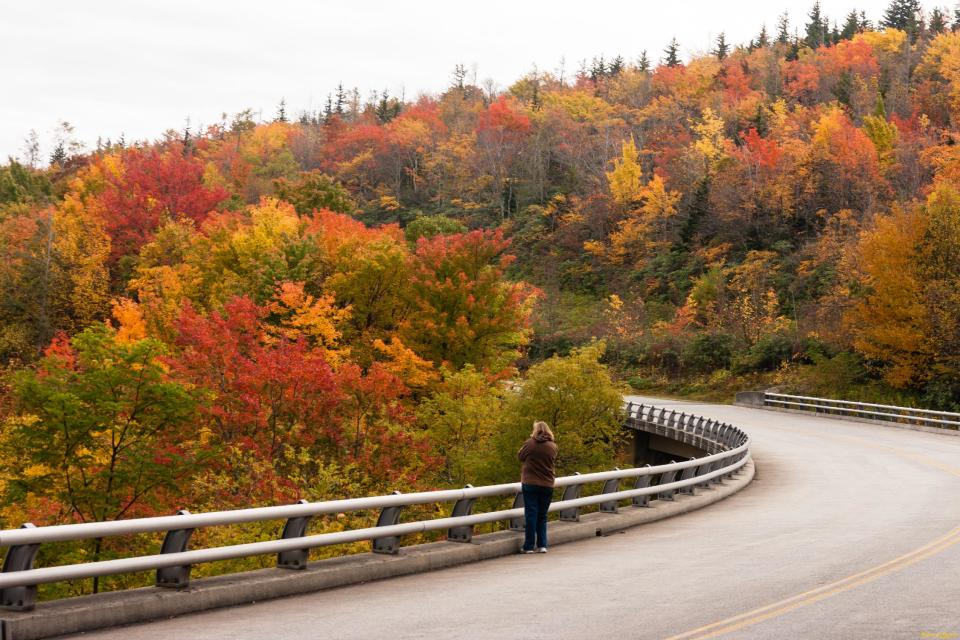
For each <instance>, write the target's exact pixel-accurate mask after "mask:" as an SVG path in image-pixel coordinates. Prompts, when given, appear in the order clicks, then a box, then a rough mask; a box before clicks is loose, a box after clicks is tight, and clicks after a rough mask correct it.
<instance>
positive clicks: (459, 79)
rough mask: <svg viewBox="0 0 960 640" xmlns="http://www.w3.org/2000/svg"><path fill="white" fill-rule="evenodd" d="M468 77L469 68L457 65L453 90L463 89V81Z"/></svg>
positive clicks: (454, 72) (454, 69) (455, 66)
mask: <svg viewBox="0 0 960 640" xmlns="http://www.w3.org/2000/svg"><path fill="white" fill-rule="evenodd" d="M466 77H467V67H466V66H464V65H463V64H457V65H454V67H453V85H452V86H453V88H454V89H463V81H464V79H465V78H466Z"/></svg>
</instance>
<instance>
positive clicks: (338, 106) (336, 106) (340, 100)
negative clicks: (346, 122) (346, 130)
mask: <svg viewBox="0 0 960 640" xmlns="http://www.w3.org/2000/svg"><path fill="white" fill-rule="evenodd" d="M336 96H337V97H336V98H335V101H334V103H333V112H334V113H335V114H337V115H338V116H342V115H343V108H344V106H346V104H347V93H346V92H345V91H344V90H343V83H342V82H341V83H339V84H338V85H337V94H336Z"/></svg>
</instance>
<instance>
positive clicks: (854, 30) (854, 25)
mask: <svg viewBox="0 0 960 640" xmlns="http://www.w3.org/2000/svg"><path fill="white" fill-rule="evenodd" d="M858 33H860V16H859V14H857V11H856V9H854V10H852V11H851V12H850V13H848V14H847V18H846V20H844V23H843V28H842V29H841V30H840V39H841V40H852V39H853V36H855V35H857V34H858Z"/></svg>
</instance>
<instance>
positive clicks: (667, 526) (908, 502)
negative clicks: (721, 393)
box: [83, 398, 960, 640]
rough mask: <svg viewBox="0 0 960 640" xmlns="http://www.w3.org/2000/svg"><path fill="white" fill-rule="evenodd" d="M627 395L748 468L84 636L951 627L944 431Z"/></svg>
mask: <svg viewBox="0 0 960 640" xmlns="http://www.w3.org/2000/svg"><path fill="white" fill-rule="evenodd" d="M631 399H633V400H634V401H638V400H640V401H646V402H648V403H651V402H652V403H654V404H657V405H658V406H666V407H670V408H677V409H678V410H683V411H686V412H687V413H691V412H692V413H694V414H697V415H704V416H707V417H712V418H715V419H720V420H723V421H726V422H729V423H731V424H735V425H737V426H740V427H742V428H744V429H745V430H746V431H747V432H748V433H749V434H750V435H751V437H752V438H753V457H754V460H755V462H756V467H757V475H756V479H755V480H754V482H753V483H752V484H751V485H750V486H748V487H747V488H746V489H744V490H743V491H741V492H740V493H738V494H736V495H734V496H732V497H731V498H728V499H727V500H724V501H722V502H719V503H717V504H715V505H713V506H710V507H708V508H706V509H703V510H700V511H697V512H694V513H691V514H687V515H684V516H680V517H677V518H672V519H668V520H664V521H660V522H655V523H652V524H649V525H645V526H642V527H638V528H635V529H632V530H629V531H627V532H624V533H622V534H619V535H612V536H610V537H607V538H597V539H591V540H586V541H583V542H577V543H571V544H567V545H562V546H557V547H555V548H553V549H551V550H550V553H549V554H547V555H532V556H524V555H517V556H511V557H507V558H502V559H497V560H490V561H486V562H481V563H477V564H474V565H468V566H462V567H456V568H452V569H445V570H442V571H435V572H431V573H425V574H420V575H415V576H408V577H402V578H396V579H392V580H385V581H380V582H374V583H369V584H362V585H357V586H353V587H346V588H342V589H337V590H332V591H327V592H321V593H316V594H311V595H305V596H298V597H293V598H288V599H284V600H278V601H271V602H265V603H258V604H254V605H249V606H244V607H236V608H232V609H225V610H219V611H213V612H209V613H203V614H197V615H192V616H185V617H182V618H176V619H171V620H165V621H161V622H156V623H150V624H144V625H138V626H133V627H127V628H121V629H114V630H109V631H104V632H96V633H87V634H85V635H84V636H83V637H84V638H86V639H96V640H131V639H152V638H157V639H158V640H159V639H161V638H164V639H165V638H171V637H174V638H177V639H178V640H194V639H196V640H200V639H204V640H206V639H209V638H237V639H248V638H249V639H261V638H284V639H287V638H289V639H304V640H306V639H310V640H313V639H319V638H378V639H380V638H397V639H399V638H443V639H446V638H465V639H486V638H489V639H491V640H493V639H496V640H509V639H514V638H531V639H534V638H544V639H547V638H550V639H556V638H613V637H622V638H630V639H637V638H659V639H663V638H669V639H671V640H681V639H682V640H687V639H694V638H696V639H704V638H713V637H722V638H729V639H735V638H776V639H791V638H811V639H827V638H829V639H834V638H836V639H846V638H851V639H852V638H856V639H861V638H862V639H866V638H870V639H886V638H893V639H899V638H904V639H910V640H915V639H920V638H958V639H960V437H952V436H948V435H938V434H929V433H922V432H915V431H908V430H903V429H897V428H893V427H884V426H875V425H868V424H859V423H853V422H842V421H838V420H828V419H822V418H815V417H812V416H800V415H793V414H784V413H775V412H770V411H762V410H756V409H746V408H741V407H731V406H723V405H711V404H700V403H693V402H678V401H651V400H650V399H640V398H631ZM561 438H562V435H561Z"/></svg>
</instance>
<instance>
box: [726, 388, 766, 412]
mask: <svg viewBox="0 0 960 640" xmlns="http://www.w3.org/2000/svg"><path fill="white" fill-rule="evenodd" d="M733 404H735V405H737V406H740V407H753V408H757V409H762V408H763V406H764V393H763V391H740V392H739V393H737V395H736V397H735V399H734V401H733Z"/></svg>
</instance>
